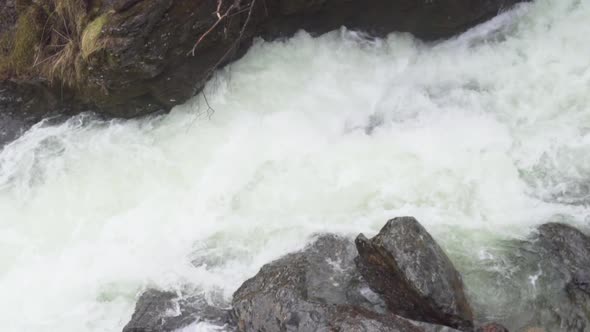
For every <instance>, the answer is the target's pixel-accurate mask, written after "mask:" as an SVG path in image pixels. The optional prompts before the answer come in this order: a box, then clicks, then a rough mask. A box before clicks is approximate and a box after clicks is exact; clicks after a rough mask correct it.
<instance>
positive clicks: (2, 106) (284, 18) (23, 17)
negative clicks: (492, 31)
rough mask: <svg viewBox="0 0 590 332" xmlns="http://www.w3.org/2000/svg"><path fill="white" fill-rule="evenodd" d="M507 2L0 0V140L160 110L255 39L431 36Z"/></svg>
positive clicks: (451, 30) (470, 23)
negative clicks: (86, 116)
mask: <svg viewBox="0 0 590 332" xmlns="http://www.w3.org/2000/svg"><path fill="white" fill-rule="evenodd" d="M516 2H519V0H486V1H477V2H474V1H470V0H459V1H455V0H453V1H451V0H440V1H411V2H408V1H401V0H395V1H392V0H370V1H361V0H353V1H344V0H320V1H318V0H300V1H292V0H273V1H269V0H258V1H256V0H236V1H230V0H219V1H218V0H197V1H195V0H176V1H172V0H155V1H151V0H150V1H143V0H108V1H107V0H6V1H3V2H2V3H0V17H2V22H1V23H0V119H2V121H1V122H2V128H0V143H1V142H2V140H4V141H6V140H8V139H9V137H13V136H15V135H17V134H18V133H19V132H20V130H21V129H22V128H26V126H27V125H29V124H30V123H33V122H35V121H38V120H40V119H41V118H43V117H46V116H48V115H51V114H54V113H62V114H76V113H79V112H84V111H94V112H97V113H100V114H103V115H108V116H114V117H122V118H130V117H136V116H139V115H145V114H150V113H153V112H156V111H159V110H169V109H170V108H171V107H173V106H175V105H178V104H181V103H183V102H185V101H186V100H187V99H188V98H190V97H191V96H193V95H194V94H195V93H196V92H198V91H199V90H200V89H201V88H202V87H203V85H204V83H205V82H206V81H207V80H208V79H209V77H210V76H211V74H212V73H213V71H214V70H215V69H216V68H218V67H220V66H223V65H224V64H226V63H228V62H230V61H232V60H235V59H236V58H238V57H239V56H240V55H242V54H243V53H244V52H245V51H246V49H247V48H248V47H249V45H250V44H251V42H252V40H253V38H255V37H257V36H259V37H263V38H265V39H268V40H272V39H277V38H284V37H288V36H289V35H291V34H293V33H294V32H295V31H297V30H300V29H304V30H306V31H308V32H310V33H313V34H321V33H324V32H327V31H331V30H334V29H337V28H339V27H341V26H346V27H348V28H350V29H355V30H362V31H366V32H368V33H369V34H371V35H374V36H383V35H385V34H387V33H390V32H392V31H405V32H410V33H412V34H414V35H415V36H417V37H419V38H423V39H426V40H432V39H439V38H447V37H449V36H452V35H455V34H457V33H460V32H462V31H465V30H466V29H468V28H469V27H472V26H473V25H475V24H478V23H480V22H482V21H484V20H486V19H489V18H490V17H493V16H494V15H496V14H497V13H498V12H500V11H502V10H505V9H508V8H510V6H512V5H513V4H514V3H516ZM7 119H9V120H7ZM19 124H20V125H19ZM3 136H4V137H3Z"/></svg>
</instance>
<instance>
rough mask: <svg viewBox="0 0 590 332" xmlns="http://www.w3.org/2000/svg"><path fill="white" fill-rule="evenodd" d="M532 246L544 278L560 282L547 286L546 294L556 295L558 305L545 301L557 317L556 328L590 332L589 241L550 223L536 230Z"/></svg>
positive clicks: (581, 233) (563, 225) (565, 228)
mask: <svg viewBox="0 0 590 332" xmlns="http://www.w3.org/2000/svg"><path fill="white" fill-rule="evenodd" d="M533 246H534V247H533V250H535V251H537V252H538V253H540V255H541V258H540V259H541V262H540V264H541V266H542V269H543V270H545V271H546V273H545V274H548V275H552V276H554V278H553V279H558V280H560V282H553V283H547V285H548V286H549V288H554V289H553V290H551V289H548V290H547V293H555V292H556V291H557V292H558V293H557V296H556V298H560V299H561V301H559V303H554V302H553V301H548V305H549V306H550V307H551V309H552V310H554V311H556V312H558V313H559V325H560V327H562V328H563V329H565V330H568V331H590V237H589V236H588V235H586V234H584V233H583V232H582V231H580V230H579V229H577V228H575V227H572V226H570V225H567V224H564V223H558V222H551V223H546V224H543V225H541V226H540V227H539V229H538V235H537V237H536V239H535V240H534V242H533ZM555 288H557V289H555ZM562 294H565V296H564V295H562Z"/></svg>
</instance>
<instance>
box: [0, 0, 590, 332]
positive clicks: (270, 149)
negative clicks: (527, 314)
mask: <svg viewBox="0 0 590 332" xmlns="http://www.w3.org/2000/svg"><path fill="white" fill-rule="evenodd" d="M588 22H590V2H589V1H575V0H559V1H557V0H552V1H550V0H537V1H536V2H535V3H534V4H531V5H524V6H521V7H519V8H517V9H516V10H514V11H511V12H508V13H505V14H503V15H501V16H500V17H498V18H496V19H494V20H493V21H491V22H488V23H486V24H484V25H482V26H479V27H477V28H475V29H472V30H471V31H469V32H467V33H465V34H463V35H462V36H459V37H457V38H454V39H452V40H449V41H446V42H442V43H432V44H425V43H422V42H420V41H417V40H415V39H413V38H412V37H411V36H409V35H406V34H392V35H390V36H389V37H388V38H386V39H376V40H373V39H367V38H364V37H363V36H362V35H360V34H358V33H355V32H351V31H347V30H341V31H335V32H332V33H329V34H327V35H324V36H321V37H318V38H312V37H311V36H309V35H307V34H305V33H299V34H297V35H296V36H295V37H294V38H292V39H290V40H288V41H283V42H272V43H265V42H262V41H259V42H257V43H255V45H254V46H253V47H252V49H251V50H250V51H249V52H248V53H247V54H246V56H245V57H244V58H243V59H241V60H239V61H238V62H236V63H234V64H232V65H231V66H228V67H226V68H225V69H223V70H220V71H219V72H218V73H217V74H216V75H215V77H214V78H213V79H212V80H211V81H210V82H209V84H208V85H207V87H206V89H205V92H204V94H205V95H206V96H207V101H208V103H209V105H210V106H211V107H212V109H208V107H207V103H206V102H205V99H204V98H203V95H199V96H197V97H195V98H194V99H193V100H191V101H189V102H187V103H186V104H184V105H182V106H179V107H176V108H175V109H174V110H173V111H172V112H171V113H170V114H167V115H163V116H157V117H152V118H147V119H139V120H131V121H100V120H97V119H94V118H93V117H92V116H91V115H81V116H78V117H75V118H72V119H70V120H69V121H67V122H66V123H63V124H59V125H50V124H46V123H41V124H39V125H37V126H35V127H34V128H33V129H31V130H29V131H28V132H27V133H26V134H25V135H24V136H23V137H21V138H20V139H18V140H17V141H15V142H13V143H11V144H10V145H8V146H6V147H5V148H4V149H3V150H2V151H1V152H0V294H1V296H2V300H1V301H0V327H1V328H0V329H1V330H2V331H5V332H28V331H43V332H53V331H55V332H58V331H59V332H70V331H71V332H80V331H89V332H90V331H92V332H98V331H119V330H121V329H122V327H123V326H124V325H125V324H126V322H127V321H128V320H129V318H130V316H131V313H132V312H133V308H134V304H135V300H136V299H137V297H138V295H139V294H140V292H141V291H142V290H143V289H145V288H147V287H159V288H162V289H180V288H181V287H186V285H190V287H192V290H193V291H194V292H201V293H203V294H205V295H206V296H207V298H208V299H209V300H210V301H211V302H212V303H215V304H221V305H227V303H228V301H229V300H230V299H231V294H232V292H233V291H234V290H235V289H236V288H237V287H238V286H239V285H240V284H241V283H242V282H243V281H244V280H245V279H247V278H249V277H251V276H253V275H254V274H255V273H256V272H257V271H258V269H259V268H260V267H261V266H262V265H263V264H264V263H267V262H269V261H270V260H272V259H274V258H277V257H279V256H280V255H282V254H284V253H286V252H288V251H291V250H295V249H297V248H301V247H303V246H304V245H305V244H306V241H307V240H308V239H309V236H310V235H311V234H313V233H316V232H324V231H329V232H337V233H340V234H345V235H349V236H354V235H356V234H358V233H359V232H364V233H365V234H367V235H372V234H373V233H375V232H377V231H378V230H379V228H380V227H381V226H382V225H383V224H384V223H385V221H386V220H387V219H389V218H391V217H394V216H401V215H412V216H415V217H416V218H418V219H419V220H420V221H421V222H422V223H423V224H424V225H425V227H426V228H427V229H428V230H429V231H430V232H431V233H432V234H433V235H434V237H435V238H436V239H437V240H439V241H440V242H441V244H442V245H443V247H444V248H445V249H446V250H447V252H449V254H450V256H451V257H452V259H453V260H454V261H455V262H456V263H457V265H458V268H459V270H460V271H461V272H463V273H464V277H465V279H466V283H467V287H468V289H469V293H470V295H471V296H472V297H478V296H484V295H485V296H487V298H486V301H488V302H489V303H488V304H497V305H496V306H493V305H490V306H489V308H488V307H486V308H487V309H486V310H489V311H490V315H492V316H494V315H496V316H498V317H500V318H501V316H502V310H506V309H510V308H502V309H501V307H502V306H503V305H505V304H510V303H511V302H510V301H512V299H511V298H510V294H507V293H508V291H505V292H503V291H502V287H495V288H493V286H492V285H490V284H489V283H488V284H487V285H486V282H482V281H481V279H478V278H479V272H477V271H485V270H486V269H492V270H494V271H496V270H498V266H500V265H501V264H499V263H498V264H497V260H495V252H496V251H495V250H496V248H497V247H498V246H499V245H500V244H498V243H501V241H502V240H505V239H510V238H522V237H525V236H527V235H528V234H529V232H530V231H531V229H532V228H533V227H534V226H535V225H538V224H540V223H542V222H545V221H547V220H550V219H555V218H560V220H566V221H567V222H570V223H573V224H576V225H579V226H588V225H589V219H588V218H587V216H588V213H589V209H588V203H589V202H590V43H588V36H590V24H589V23H588ZM556 216H557V217H556ZM473 271H476V272H473ZM499 271H500V273H499V275H503V274H502V270H501V269H500V270H499ZM496 272H497V271H496ZM497 278H501V277H497ZM482 284H483V286H482ZM485 286H487V287H492V288H491V290H490V289H489V288H488V289H486V288H485ZM521 286H522V287H523V288H527V287H529V286H528V285H521ZM492 291H493V292H494V294H493V298H492V297H491V296H490V295H491V294H492ZM527 294H528V293H527ZM529 295H530V296H535V294H534V292H532V293H531V294H529ZM494 310H496V311H494ZM192 329H193V330H195V331H196V330H207V329H208V327H207V326H203V325H199V326H194V327H192Z"/></svg>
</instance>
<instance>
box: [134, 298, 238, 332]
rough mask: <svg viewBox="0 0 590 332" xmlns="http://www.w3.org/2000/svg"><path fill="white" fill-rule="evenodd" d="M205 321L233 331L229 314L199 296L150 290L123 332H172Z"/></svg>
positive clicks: (137, 305) (140, 300)
mask: <svg viewBox="0 0 590 332" xmlns="http://www.w3.org/2000/svg"><path fill="white" fill-rule="evenodd" d="M202 321H205V322H208V323H211V324H214V325H218V326H223V327H225V328H226V329H228V330H232V322H233V321H232V319H231V317H230V311H228V310H224V309H221V308H217V307H214V306H211V305H209V304H208V303H207V301H205V299H203V298H202V297H199V296H188V297H184V296H181V295H180V294H177V293H173V292H164V291H159V290H154V289H150V290H147V291H146V292H144V293H143V294H142V295H141V297H140V298H139V299H138V301H137V304H136V306H135V312H134V313H133V316H132V317H131V321H130V322H129V323H127V325H126V326H125V327H124V328H123V332H156V331H158V332H172V331H175V330H177V329H181V328H183V327H186V326H188V325H190V324H193V323H197V322H202Z"/></svg>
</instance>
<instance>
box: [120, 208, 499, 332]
mask: <svg viewBox="0 0 590 332" xmlns="http://www.w3.org/2000/svg"><path fill="white" fill-rule="evenodd" d="M396 230H397V232H396ZM400 230H401V232H400ZM386 237H388V238H387V239H386ZM359 238H362V235H361V236H359ZM367 241H369V240H367ZM371 241H375V242H374V244H375V246H377V243H378V242H379V241H381V242H383V241H384V242H387V243H390V242H391V241H397V242H401V244H400V245H398V246H397V247H395V248H394V247H392V246H389V247H388V249H389V250H390V253H391V255H393V256H395V257H402V256H406V255H407V252H406V250H408V249H411V250H414V251H415V252H416V255H415V256H414V257H413V258H415V259H417V260H418V263H417V264H418V265H419V264H426V265H432V266H421V268H423V269H424V271H420V272H417V271H414V272H415V275H413V276H412V277H411V278H409V279H410V281H409V282H408V281H404V284H403V285H402V286H403V287H410V288H411V287H414V288H417V289H419V290H425V289H429V290H430V291H431V293H432V294H431V296H430V297H423V298H421V299H420V302H418V301H414V302H412V305H413V307H412V308H413V309H414V310H415V311H416V312H418V313H420V315H413V314H408V312H407V311H406V309H405V307H403V306H402V307H396V306H392V305H391V301H392V300H391V299H390V298H388V296H390V295H391V294H390V293H387V292H382V289H381V288H380V287H381V285H377V287H376V284H375V281H376V279H375V278H376V276H378V275H379V274H380V273H382V272H383V270H382V269H381V267H380V266H378V265H375V264H367V263H366V261H365V260H366V259H367V257H368V256H367V249H366V248H365V247H359V240H358V239H357V243H356V245H355V243H354V242H353V241H352V240H351V239H348V238H345V237H341V236H337V235H333V234H324V235H318V236H316V237H315V239H314V240H313V241H312V243H311V244H310V245H308V246H307V247H306V248H304V249H303V250H301V251H298V252H294V253H290V254H288V255H285V256H283V257H281V258H279V259H277V260H275V261H273V262H270V263H268V264H266V265H264V266H263V267H262V268H261V269H260V271H259V272H258V273H257V274H256V275H255V276H253V277H252V278H250V279H249V280H247V281H245V282H244V283H243V284H242V286H241V287H240V288H239V289H238V290H237V291H236V292H235V293H234V295H233V300H232V303H231V307H232V308H231V309H225V308H217V307H214V306H211V305H209V304H208V303H207V302H206V301H204V300H203V299H202V297H199V296H188V295H184V296H180V295H178V294H176V293H173V292H162V291H156V290H148V291H146V292H145V293H144V294H143V295H142V296H141V297H140V298H139V300H138V302H137V305H136V309H135V313H134V314H133V317H132V319H131V321H130V322H129V323H128V324H127V326H126V327H125V329H124V332H148V331H150V332H156V331H158V332H159V331H162V332H164V331H173V330H175V329H179V328H183V327H186V326H188V325H190V324H193V323H195V322H199V321H206V322H208V323H211V324H215V325H217V326H223V327H224V328H225V329H227V330H237V331H243V332H246V331H301V332H305V331H326V332H327V331H366V332H373V331H382V332H388V331H390V332H458V331H459V330H457V329H455V328H453V327H459V328H461V329H464V330H472V326H473V325H472V322H471V312H470V309H469V307H468V304H467V303H466V299H465V296H464V294H463V290H462V287H455V286H454V285H450V284H448V283H449V282H451V281H452V282H459V283H460V278H459V279H458V281H457V280H456V279H453V278H457V277H458V275H457V274H456V271H455V270H454V268H452V264H451V263H450V261H448V259H447V258H446V256H444V253H442V251H441V250H440V248H438V245H437V244H436V242H434V240H433V239H432V238H431V237H430V236H429V235H428V233H426V231H425V230H423V228H422V226H420V225H419V224H418V222H417V221H416V220H415V219H413V218H399V219H394V220H393V221H390V222H388V223H387V225H386V226H385V227H384V228H383V230H382V232H381V233H380V235H378V236H377V237H375V238H374V239H373V240H371ZM410 243H414V245H412V246H409V245H408V244H410ZM415 243H419V245H415ZM357 247H358V248H359V250H360V253H361V255H360V256H359V251H357ZM375 248H376V247H375ZM408 259H409V258H408ZM407 264H409V262H408V261H407V260H406V259H405V258H404V259H401V260H400V264H399V265H400V269H403V266H405V265H407ZM418 265H416V266H418ZM359 267H360V270H359ZM405 271H406V272H408V275H407V277H409V273H410V270H409V269H406V270H405ZM396 276H399V275H396ZM382 277H384V278H387V277H389V276H382ZM394 277H395V276H394ZM419 278H422V279H419ZM388 282H389V281H388ZM415 284H420V285H421V286H416V285H415ZM394 287H398V288H399V286H394ZM433 287H444V290H442V289H441V290H438V289H434V288H433ZM371 288H373V289H375V290H376V291H378V292H379V294H378V293H376V292H374V291H373V290H372V289H371ZM414 288H412V289H411V290H410V291H412V292H415V289H414ZM398 293H399V292H398ZM451 293H452V294H451ZM399 294H401V293H399ZM408 294H410V293H408ZM412 295H414V294H412ZM404 296H405V295H404ZM405 299H407V300H410V301H412V300H413V299H412V298H408V297H407V296H406V298H405ZM450 302H452V303H454V304H456V306H455V307H453V305H451V304H449V303H450ZM462 305H465V306H467V307H466V308H464V307H462ZM453 309H454V310H455V311H453V312H451V310H453ZM437 310H438V311H437ZM445 310H446V311H445ZM460 310H464V312H462V313H461V312H459V311H460ZM461 314H463V315H462V316H461ZM441 317H443V318H445V319H447V320H443V319H441ZM451 326H453V327H451ZM490 326H491V325H490ZM486 331H487V330H486ZM490 331H493V330H490Z"/></svg>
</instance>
